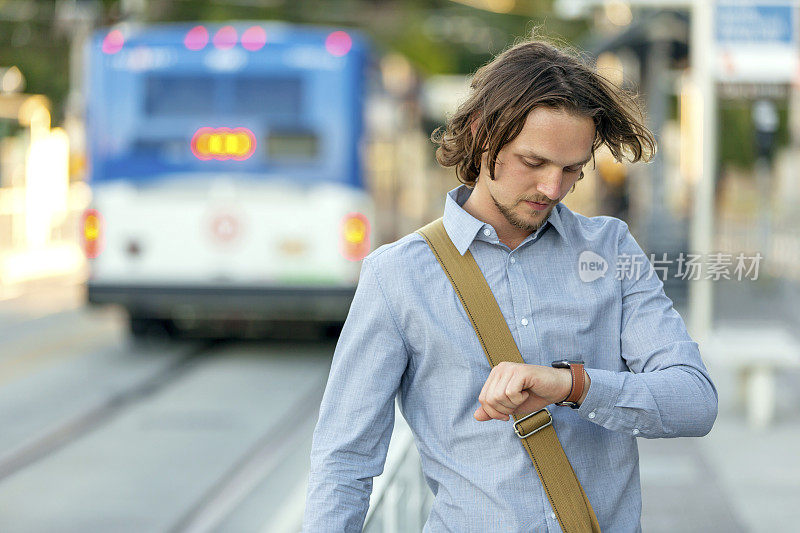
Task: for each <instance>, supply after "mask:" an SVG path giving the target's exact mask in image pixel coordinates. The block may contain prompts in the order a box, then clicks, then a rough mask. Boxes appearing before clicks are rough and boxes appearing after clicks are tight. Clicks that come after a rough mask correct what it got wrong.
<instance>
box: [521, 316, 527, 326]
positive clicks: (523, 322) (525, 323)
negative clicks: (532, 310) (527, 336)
mask: <svg viewBox="0 0 800 533" xmlns="http://www.w3.org/2000/svg"><path fill="white" fill-rule="evenodd" d="M520 322H521V323H522V325H523V326H527V325H528V319H527V318H523V319H522V320H520Z"/></svg>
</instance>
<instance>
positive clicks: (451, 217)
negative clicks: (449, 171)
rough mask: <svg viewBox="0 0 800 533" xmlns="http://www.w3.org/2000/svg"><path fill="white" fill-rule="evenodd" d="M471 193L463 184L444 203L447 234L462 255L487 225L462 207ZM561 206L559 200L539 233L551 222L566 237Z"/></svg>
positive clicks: (449, 194) (450, 192) (449, 193)
mask: <svg viewBox="0 0 800 533" xmlns="http://www.w3.org/2000/svg"><path fill="white" fill-rule="evenodd" d="M470 194H472V189H470V188H469V187H467V186H466V185H464V184H461V185H459V186H458V187H456V188H455V189H452V190H451V191H449V192H448V193H447V196H446V197H445V203H444V216H443V220H442V221H443V222H444V229H445V231H447V235H448V236H449V237H450V240H451V241H453V244H454V245H455V246H456V249H458V253H460V254H461V255H464V254H465V253H466V251H467V249H468V248H469V245H470V244H472V241H473V240H475V236H476V235H477V234H478V232H479V231H480V230H481V228H483V227H484V226H486V225H487V224H486V223H485V222H483V221H482V220H478V219H477V218H475V217H474V216H472V215H470V214H469V213H467V211H465V210H464V208H463V207H461V206H462V205H464V202H466V201H467V198H469V195H470ZM561 208H562V204H561V203H560V202H559V204H558V205H556V206H555V207H554V208H553V209H552V210H551V211H550V216H549V217H548V218H547V221H546V222H545V223H544V225H543V226H542V227H541V228H539V231H538V232H537V233H541V232H543V231H544V230H545V228H546V227H547V225H548V224H549V225H551V226H553V227H554V228H555V229H556V231H558V233H559V234H560V235H561V236H562V237H563V238H564V239H566V232H565V231H564V223H563V221H562V220H561V215H560V210H561Z"/></svg>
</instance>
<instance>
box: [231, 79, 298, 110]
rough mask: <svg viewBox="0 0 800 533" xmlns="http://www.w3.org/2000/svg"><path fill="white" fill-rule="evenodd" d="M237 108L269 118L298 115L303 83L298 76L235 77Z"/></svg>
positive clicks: (235, 102)
mask: <svg viewBox="0 0 800 533" xmlns="http://www.w3.org/2000/svg"><path fill="white" fill-rule="evenodd" d="M233 83H234V85H233V87H234V89H233V112H234V113H237V114H243V115H258V116H260V117H265V118H279V119H288V120H291V119H298V118H299V117H300V113H301V106H302V102H303V91H302V89H303V87H302V83H301V81H300V79H299V78H295V77H285V78H278V77H269V78H267V77H251V78H250V77H248V78H237V79H235V80H234V82H233Z"/></svg>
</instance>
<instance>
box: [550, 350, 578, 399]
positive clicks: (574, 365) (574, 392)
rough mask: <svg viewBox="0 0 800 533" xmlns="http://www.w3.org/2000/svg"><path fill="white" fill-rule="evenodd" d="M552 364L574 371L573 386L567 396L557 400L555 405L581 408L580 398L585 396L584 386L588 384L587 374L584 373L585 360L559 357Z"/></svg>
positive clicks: (554, 366) (555, 366)
mask: <svg viewBox="0 0 800 533" xmlns="http://www.w3.org/2000/svg"><path fill="white" fill-rule="evenodd" d="M550 366H552V367H553V368H567V369H569V370H570V372H572V388H571V389H570V391H569V394H567V397H566V398H564V399H563V400H562V401H560V402H555V405H560V406H567V407H571V408H573V409H577V408H579V407H580V404H579V403H578V400H580V399H581V396H583V387H584V386H585V384H586V381H585V377H586V376H584V375H583V361H581V360H568V359H559V360H558V361H553V362H552V363H550Z"/></svg>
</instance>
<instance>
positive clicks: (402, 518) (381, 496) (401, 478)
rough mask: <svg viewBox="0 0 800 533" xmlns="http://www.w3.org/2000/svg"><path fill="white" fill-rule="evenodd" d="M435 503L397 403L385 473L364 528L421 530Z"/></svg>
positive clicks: (374, 531)
mask: <svg viewBox="0 0 800 533" xmlns="http://www.w3.org/2000/svg"><path fill="white" fill-rule="evenodd" d="M432 503H433V494H432V493H431V490H430V489H429V488H428V485H427V484H426V483H425V478H424V476H423V475H422V467H421V464H420V459H419V453H418V452H417V447H416V446H415V445H414V436H413V434H412V433H411V428H409V427H408V424H407V423H406V421H405V419H404V418H403V415H402V414H401V413H400V410H399V409H398V408H397V404H396V403H395V424H394V432H393V433H392V440H391V441H390V443H389V450H388V452H387V454H386V464H385V465H384V469H383V474H381V475H380V476H378V477H377V478H375V480H374V484H373V488H372V496H371V498H370V507H369V510H368V511H367V517H366V520H365V521H364V532H365V533H411V532H413V533H419V532H420V531H422V527H423V526H424V525H425V521H426V520H427V517H428V513H429V512H430V507H431V504H432Z"/></svg>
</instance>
